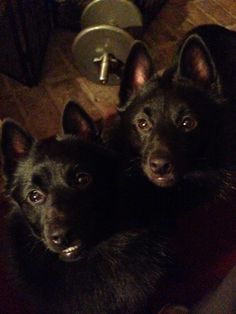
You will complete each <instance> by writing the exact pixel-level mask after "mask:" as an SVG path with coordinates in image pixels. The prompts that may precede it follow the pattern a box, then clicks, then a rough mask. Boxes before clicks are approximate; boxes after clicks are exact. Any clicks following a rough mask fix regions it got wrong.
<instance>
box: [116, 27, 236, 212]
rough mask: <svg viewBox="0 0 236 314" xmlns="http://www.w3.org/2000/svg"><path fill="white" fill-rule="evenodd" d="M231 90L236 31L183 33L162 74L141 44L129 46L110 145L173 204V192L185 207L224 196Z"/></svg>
mask: <svg viewBox="0 0 236 314" xmlns="http://www.w3.org/2000/svg"><path fill="white" fill-rule="evenodd" d="M235 89H236V33H235V32H233V31H229V30H227V29H225V28H223V27H220V26H217V25H207V26H201V27H198V28H196V29H194V30H192V31H191V32H190V33H189V34H187V35H186V37H185V38H184V39H183V41H182V42H181V44H180V47H179V49H178V52H177V54H176V56H175V58H174V62H173V65H172V66H171V67H170V68H169V69H167V70H166V71H165V72H164V74H163V75H162V76H161V77H159V76H158V75H157V74H155V73H154V67H153V64H152V59H151V57H150V55H149V53H148V51H147V48H146V47H145V46H144V45H143V43H141V42H136V43H135V44H134V46H133V48H132V49H131V52H130V55H129V57H128V60H127V64H126V66H125V70H124V76H123V80H122V82H121V88H120V104H119V107H118V109H119V111H120V128H119V131H118V139H117V138H116V141H115V145H116V146H117V145H118V147H119V144H121V147H120V149H122V147H124V148H125V150H124V154H125V155H126V156H127V158H128V159H130V160H131V161H132V163H133V164H135V162H134V161H136V165H138V168H141V170H142V172H143V174H144V175H145V176H146V177H147V178H148V179H149V180H150V181H151V182H152V183H154V185H156V186H157V187H160V188H165V189H167V190H168V191H169V192H170V191H172V193H173V194H172V197H171V194H169V200H170V199H172V200H174V201H173V202H174V203H175V206H176V208H177V203H178V202H177V203H176V198H175V197H174V196H177V198H179V201H180V202H179V203H180V207H183V206H185V205H186V206H187V207H191V206H195V205H196V204H199V202H201V201H202V200H203V199H204V200H206V199H208V198H209V197H212V196H223V197H224V196H225V193H226V191H228V188H229V187H230V185H231V180H230V171H229V168H230V167H231V166H232V165H234V163H235V151H236V148H235V145H234V142H235V140H234V138H235V135H236V132H235V130H236V128H235V126H234V124H235V123H234V121H235V117H236V106H235V98H236V93H235ZM179 192H181V193H179ZM184 200H185V201H186V202H185V201H184ZM164 202H165V203H166V200H164Z"/></svg>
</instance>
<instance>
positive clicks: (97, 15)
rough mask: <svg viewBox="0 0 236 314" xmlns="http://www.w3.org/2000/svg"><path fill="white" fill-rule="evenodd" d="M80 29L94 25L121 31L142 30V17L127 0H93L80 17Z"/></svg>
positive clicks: (136, 8)
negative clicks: (117, 28)
mask: <svg viewBox="0 0 236 314" xmlns="http://www.w3.org/2000/svg"><path fill="white" fill-rule="evenodd" d="M80 24H81V28H82V29H85V28H87V27H91V26H94V25H113V26H117V27H119V28H123V29H132V28H142V26H143V19H142V15H141V13H140V11H139V9H138V7H136V5H135V4H134V3H133V2H132V1H129V0H116V1H111V0H94V1H92V2H91V3H89V4H88V5H87V6H86V7H85V8H84V10H83V13H82V15H81V21H80Z"/></svg>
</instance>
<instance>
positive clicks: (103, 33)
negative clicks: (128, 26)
mask: <svg viewBox="0 0 236 314" xmlns="http://www.w3.org/2000/svg"><path fill="white" fill-rule="evenodd" d="M133 42H134V38H133V37H132V36H131V35H130V34H129V33H127V32H126V31H124V30H122V29H120V28H118V27H114V26H109V25H100V26H94V27H89V28H86V29H84V30H83V31H82V32H80V33H79V34H78V35H77V37H76V38H75V40H74V43H73V46H72V53H73V59H74V63H75V65H76V67H77V68H78V70H79V71H80V73H81V74H82V75H83V76H85V77H87V78H88V79H89V80H91V81H93V82H96V83H99V72H100V68H99V66H98V65H96V64H95V63H94V59H97V58H100V57H101V56H102V55H104V54H105V53H108V54H110V55H112V56H114V57H115V58H116V59H118V60H119V61H121V62H122V63H124V62H125V61H126V59H127V57H128V53H129V51H130V48H131V46H132V44H133ZM119 83H120V79H119V76H117V75H116V74H114V73H111V74H110V75H109V78H108V81H107V84H110V85H118V84H119Z"/></svg>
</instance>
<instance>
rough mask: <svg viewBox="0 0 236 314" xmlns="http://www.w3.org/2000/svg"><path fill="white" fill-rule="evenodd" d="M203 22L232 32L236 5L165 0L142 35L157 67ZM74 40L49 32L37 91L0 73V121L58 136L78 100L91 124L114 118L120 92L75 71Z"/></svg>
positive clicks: (221, 1) (226, 0) (66, 33)
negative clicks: (65, 114) (63, 117)
mask: <svg viewBox="0 0 236 314" xmlns="http://www.w3.org/2000/svg"><path fill="white" fill-rule="evenodd" d="M203 23H218V24H221V25H224V26H227V27H228V28H230V29H233V30H235V31H236V1H235V0H189V1H188V0H167V2H166V4H165V5H164V6H163V8H162V10H161V12H160V13H159V14H158V15H157V16H156V18H155V19H154V21H153V22H152V23H151V25H150V26H149V28H148V29H147V30H146V32H145V35H144V40H145V41H146V42H147V43H148V45H149V47H150V51H151V53H152V55H153V57H154V60H155V64H156V68H157V69H161V68H163V67H166V66H168V65H169V63H170V60H171V58H172V55H173V53H174V51H175V48H176V43H177V42H178V40H179V39H180V38H181V37H182V36H183V34H184V33H185V32H187V31H188V30H190V29H191V28H192V27H194V26H196V25H199V24H203ZM75 35H76V34H75V33H73V32H70V31H62V30H55V31H54V32H53V34H52V35H51V39H50V42H49V46H48V50H47V55H46V59H45V63H44V67H43V75H42V79H41V82H40V84H39V85H38V86H37V87H33V88H28V87H25V86H23V85H21V84H19V83H17V82H16V81H14V80H12V79H10V78H8V77H6V76H4V75H1V74H0V119H3V118H5V117H11V118H13V119H15V120H17V121H18V122H20V123H21V124H22V125H23V126H24V127H26V128H27V129H28V130H29V131H31V132H32V133H33V135H34V136H37V137H40V138H41V137H45V136H49V135H53V134H55V133H58V132H60V117H61V112H62V110H63V108H64V104H65V103H66V102H67V101H68V100H69V99H71V98H73V99H77V100H79V101H80V102H81V104H82V105H83V106H85V107H86V110H88V111H89V112H90V113H91V114H92V115H93V116H94V118H95V119H99V118H105V119H106V118H108V117H110V116H111V115H113V114H114V113H115V105H116V102H117V92H118V87H109V86H99V85H96V84H93V83H91V82H89V81H88V80H86V79H85V78H83V77H81V76H80V74H79V72H78V71H77V70H76V69H75V67H74V66H73V62H72V55H71V45H72V42H73V39H74V38H75Z"/></svg>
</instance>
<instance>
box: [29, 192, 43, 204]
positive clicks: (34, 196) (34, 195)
mask: <svg viewBox="0 0 236 314" xmlns="http://www.w3.org/2000/svg"><path fill="white" fill-rule="evenodd" d="M45 198H46V196H45V194H43V193H42V192H41V191H38V190H33V191H31V192H30V193H29V194H28V196H27V201H28V202H29V203H31V204H38V205H39V204H42V203H43V202H44V201H45Z"/></svg>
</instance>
